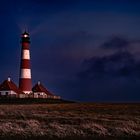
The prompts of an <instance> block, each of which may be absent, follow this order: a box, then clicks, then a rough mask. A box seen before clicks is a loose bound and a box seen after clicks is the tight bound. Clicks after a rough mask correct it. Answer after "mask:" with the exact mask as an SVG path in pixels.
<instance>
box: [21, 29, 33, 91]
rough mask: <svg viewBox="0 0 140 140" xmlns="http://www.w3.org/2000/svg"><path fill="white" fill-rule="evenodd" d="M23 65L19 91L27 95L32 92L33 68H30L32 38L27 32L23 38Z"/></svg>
mask: <svg viewBox="0 0 140 140" xmlns="http://www.w3.org/2000/svg"><path fill="white" fill-rule="evenodd" d="M21 47H22V48H21V63H20V77H19V89H20V90H22V91H23V92H24V93H25V94H29V93H31V92H32V80H31V66H30V36H29V33H27V32H26V31H25V32H24V33H23V34H22V36H21Z"/></svg>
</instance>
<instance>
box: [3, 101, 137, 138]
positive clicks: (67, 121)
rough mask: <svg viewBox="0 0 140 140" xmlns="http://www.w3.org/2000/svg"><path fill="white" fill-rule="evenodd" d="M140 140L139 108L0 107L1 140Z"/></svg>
mask: <svg viewBox="0 0 140 140" xmlns="http://www.w3.org/2000/svg"><path fill="white" fill-rule="evenodd" d="M93 138H94V139H106V140H108V139H116V140H117V139H122V140H123V139H140V104H105V103H104V104H97V103H95V104H94V103H67V104H32V105H29V104H28V105H0V139H15V140H16V139H40V140H42V139H43V140H45V139H46V140H49V139H52V140H53V139H55V140H57V139H62V140H65V139H66V140H74V139H77V140H78V139H79V140H82V139H93Z"/></svg>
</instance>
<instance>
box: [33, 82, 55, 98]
mask: <svg viewBox="0 0 140 140" xmlns="http://www.w3.org/2000/svg"><path fill="white" fill-rule="evenodd" d="M32 91H33V92H45V93H46V94H47V95H51V96H53V94H52V93H50V92H49V91H48V90H47V89H46V88H45V87H44V86H43V85H42V84H41V83H40V82H38V83H37V84H36V85H35V86H34V87H33V88H32Z"/></svg>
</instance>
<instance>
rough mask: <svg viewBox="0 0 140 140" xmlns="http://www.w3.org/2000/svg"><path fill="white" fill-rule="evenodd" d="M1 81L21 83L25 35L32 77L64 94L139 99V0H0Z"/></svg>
mask: <svg viewBox="0 0 140 140" xmlns="http://www.w3.org/2000/svg"><path fill="white" fill-rule="evenodd" d="M0 18H1V20H0V30H1V34H0V42H1V44H0V49H1V55H0V64H1V67H0V68H1V69H0V80H1V82H2V81H3V80H5V79H6V78H7V77H8V76H9V75H10V76H11V78H12V79H13V81H14V82H15V83H17V84H18V78H19V64H20V51H21V50H20V49H21V46H20V34H21V33H22V32H23V31H24V30H25V28H26V29H27V30H28V31H29V33H30V35H31V58H32V60H31V63H32V79H33V83H34V84H35V83H36V82H37V81H38V80H40V81H41V82H42V83H43V84H44V85H45V86H46V87H47V88H48V89H49V90H50V91H52V92H54V93H56V94H57V95H60V96H62V97H64V98H65V99H71V100H79V101H100V102H103V101H112V102H113V101H126V102H128V101H132V102H133V101H135V102H136V101H140V1H139V0H116V1H115V0H1V1H0Z"/></svg>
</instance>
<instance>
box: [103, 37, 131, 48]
mask: <svg viewBox="0 0 140 140" xmlns="http://www.w3.org/2000/svg"><path fill="white" fill-rule="evenodd" d="M129 45H130V41H129V40H127V39H125V38H122V37H119V36H113V37H112V38H111V39H109V40H108V41H106V42H104V43H103V44H102V45H101V47H102V48H104V49H124V48H127V47H128V46H129Z"/></svg>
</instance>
